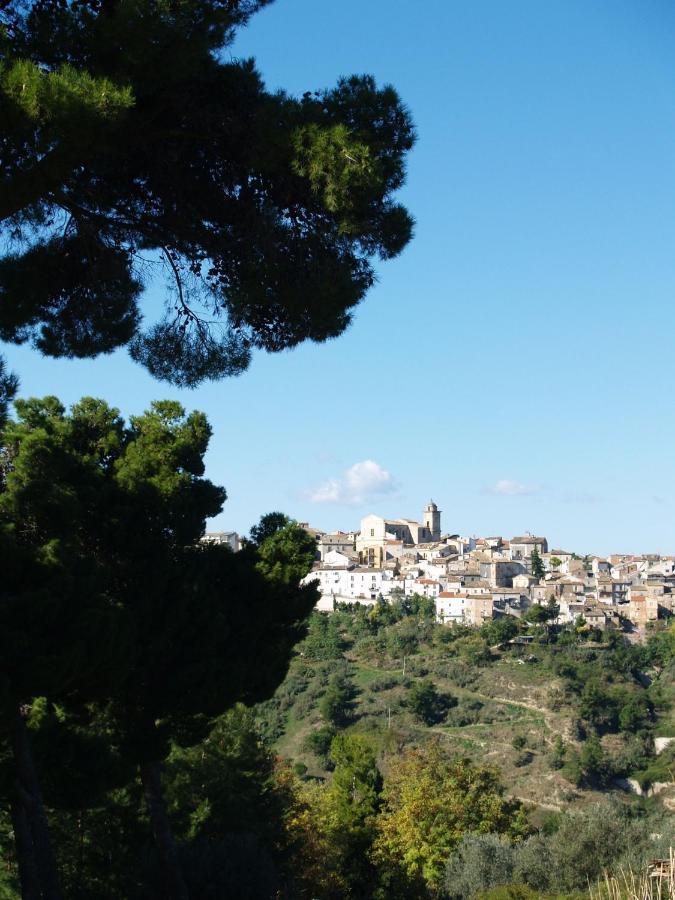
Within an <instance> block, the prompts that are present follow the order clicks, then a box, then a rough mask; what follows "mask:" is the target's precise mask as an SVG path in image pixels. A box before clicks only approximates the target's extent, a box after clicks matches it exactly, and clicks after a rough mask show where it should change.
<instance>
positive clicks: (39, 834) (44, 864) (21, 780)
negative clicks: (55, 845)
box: [13, 711, 61, 900]
mask: <svg viewBox="0 0 675 900" xmlns="http://www.w3.org/2000/svg"><path fill="white" fill-rule="evenodd" d="M13 737H14V763H15V765H16V776H17V784H16V789H17V792H18V794H19V800H20V801H21V806H22V807H23V809H24V810H25V815H26V819H27V822H28V825H29V826H30V832H31V835H32V839H33V849H34V852H35V860H36V865H37V871H38V877H39V880H40V887H41V890H42V897H43V900H60V897H61V892H60V890H59V879H58V875H57V872H56V860H55V858H54V852H53V850H52V844H51V840H50V837H49V823H48V822H47V813H46V812H45V806H44V802H43V800H42V792H41V791H40V783H39V781H38V777H37V772H36V771H35V764H34V762H33V754H32V752H31V747H30V737H29V735H28V729H27V728H26V720H25V714H24V712H23V711H19V712H18V713H17V716H16V719H15V724H14V736H13Z"/></svg>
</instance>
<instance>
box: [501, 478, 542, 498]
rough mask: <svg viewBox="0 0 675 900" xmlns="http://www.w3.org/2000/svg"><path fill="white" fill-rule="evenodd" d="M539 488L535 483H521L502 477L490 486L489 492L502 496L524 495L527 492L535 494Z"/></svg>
mask: <svg viewBox="0 0 675 900" xmlns="http://www.w3.org/2000/svg"><path fill="white" fill-rule="evenodd" d="M540 490H541V488H540V487H539V485H536V484H522V483H521V482H520V481H513V480H512V479H510V478H502V479H500V480H499V481H498V482H497V483H496V484H493V485H492V487H491V488H488V493H489V494H498V495H500V496H502V497H526V496H527V495H528V494H537V493H539V491H540Z"/></svg>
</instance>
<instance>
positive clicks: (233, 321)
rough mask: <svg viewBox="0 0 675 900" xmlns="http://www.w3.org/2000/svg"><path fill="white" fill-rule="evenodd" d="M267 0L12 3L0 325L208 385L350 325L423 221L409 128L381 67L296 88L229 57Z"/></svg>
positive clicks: (77, 353) (1, 147)
mask: <svg viewBox="0 0 675 900" xmlns="http://www.w3.org/2000/svg"><path fill="white" fill-rule="evenodd" d="M267 2H269V0H208V2H207V0H172V2H169V0H77V2H75V0H9V2H5V3H3V4H1V5H0V6H1V8H0V119H1V120H2V122H3V131H2V134H1V135H0V172H1V173H2V174H1V175H0V197H1V198H2V200H1V201H0V223H2V224H1V227H2V229H3V232H4V234H5V235H6V236H7V237H8V238H9V239H10V240H9V244H8V250H7V252H5V253H4V255H3V256H2V257H0V339H2V340H5V341H11V342H16V343H21V342H26V341H28V342H30V343H31V344H32V345H33V346H35V347H36V348H37V349H38V350H40V351H41V352H42V353H45V354H48V355H51V356H69V357H86V356H94V355H96V354H98V353H105V352H109V351H111V350H113V349H115V348H116V347H121V346H125V345H127V346H128V347H129V349H130V351H131V354H132V356H133V357H134V358H135V359H136V360H138V361H139V362H141V363H142V364H144V365H145V366H146V367H147V368H148V369H149V370H150V371H151V372H152V374H153V375H155V376H156V377H158V378H163V379H166V380H169V381H171V382H173V383H175V384H178V385H195V384H197V383H199V382H200V381H201V380H202V379H205V378H206V379H218V378H221V377H224V376H227V375H234V374H237V373H239V372H241V371H243V370H244V369H245V368H246V367H247V366H248V364H249V362H250V358H251V353H252V351H253V350H255V349H256V348H261V349H264V350H267V351H272V352H274V351H279V350H282V349H284V348H287V347H292V346H295V345H297V344H298V343H300V342H301V341H304V340H307V339H309V340H313V341H325V340H327V339H328V338H332V337H335V336H337V335H339V334H340V333H341V332H342V331H343V330H344V329H345V328H346V327H347V325H348V324H349V321H350V318H351V315H352V310H353V309H354V307H355V306H356V305H357V304H358V303H359V301H360V300H361V299H362V298H363V297H364V295H365V293H366V292H367V290H368V288H369V287H370V286H371V285H372V284H373V280H374V272H373V267H372V260H373V258H374V257H380V258H381V259H387V258H390V257H393V256H396V255H397V254H398V253H399V252H400V251H401V250H402V249H403V247H404V246H405V244H406V243H407V242H408V240H409V239H410V237H411V233H412V220H411V218H410V215H409V214H408V212H407V211H406V210H405V209H404V208H403V207H402V206H401V205H400V204H398V203H396V202H395V199H394V194H395V192H396V190H397V189H398V188H399V187H400V186H401V184H402V183H403V180H404V160H405V156H406V153H407V152H408V151H409V150H410V148H411V147H412V145H413V141H414V132H413V127H412V124H411V120H410V116H409V114H408V112H407V111H406V109H405V107H404V106H403V105H402V103H401V101H400V99H399V97H398V95H397V93H396V91H395V90H394V89H393V88H392V87H390V86H384V87H378V86H377V85H376V83H375V81H374V79H373V78H372V77H370V76H352V77H348V78H343V79H341V80H340V81H339V82H338V84H337V85H336V86H335V87H333V88H330V89H326V90H307V91H306V92H305V93H304V94H303V96H302V97H301V98H295V97H291V96H290V95H288V94H286V93H284V92H283V91H278V92H274V93H272V92H270V91H268V90H266V88H265V86H264V84H263V81H262V78H261V76H260V74H259V72H258V71H257V69H256V67H255V64H254V62H253V61H252V60H250V59H245V60H238V59H232V58H226V55H225V54H224V53H223V51H224V50H225V49H226V48H227V47H229V46H231V44H232V42H233V40H234V37H235V34H236V31H237V29H238V28H240V27H242V26H243V25H245V24H246V22H247V21H248V20H249V18H250V16H251V15H252V14H253V13H255V12H257V11H258V10H259V9H260V8H261V7H263V6H265V5H267ZM169 61H170V64H167V63H168V62H169ZM159 270H161V271H162V273H163V276H160V277H164V278H165V279H166V282H167V290H166V292H165V299H166V303H165V310H164V312H163V314H159V315H154V317H153V316H151V317H150V319H151V321H149V323H148V324H145V323H144V322H143V321H142V317H141V314H140V311H139V301H140V298H141V295H142V292H143V289H144V287H145V285H146V284H147V283H148V281H149V280H152V279H153V278H154V276H155V273H156V272H158V271H159ZM157 312H159V311H157Z"/></svg>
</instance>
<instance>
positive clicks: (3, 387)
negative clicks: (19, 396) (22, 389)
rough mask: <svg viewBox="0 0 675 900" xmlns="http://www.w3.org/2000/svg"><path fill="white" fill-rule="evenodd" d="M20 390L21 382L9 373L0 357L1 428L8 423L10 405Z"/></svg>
mask: <svg viewBox="0 0 675 900" xmlns="http://www.w3.org/2000/svg"><path fill="white" fill-rule="evenodd" d="M18 389H19V380H18V378H17V377H16V375H13V374H12V373H11V372H8V371H7V369H6V366H5V361H4V359H3V358H2V357H1V356H0V428H2V427H3V425H4V424H5V422H6V421H7V411H8V407H9V404H10V403H11V402H12V400H13V399H14V397H15V396H16V392H17V390H18Z"/></svg>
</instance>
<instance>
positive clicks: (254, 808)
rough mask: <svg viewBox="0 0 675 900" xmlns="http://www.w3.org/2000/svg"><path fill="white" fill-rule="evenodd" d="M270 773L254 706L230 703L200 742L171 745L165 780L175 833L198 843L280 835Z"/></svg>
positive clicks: (275, 838) (266, 841)
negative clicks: (235, 835)
mask: <svg viewBox="0 0 675 900" xmlns="http://www.w3.org/2000/svg"><path fill="white" fill-rule="evenodd" d="M273 776H274V757H273V756H272V754H271V753H270V751H269V749H268V747H267V746H266V745H265V744H264V743H263V741H262V740H261V738H260V736H259V734H258V732H257V728H256V723H255V717H254V715H253V713H252V711H251V710H249V709H246V708H245V707H243V706H241V705H238V706H235V707H233V708H232V709H230V710H229V711H228V712H227V713H225V714H224V715H223V716H221V717H220V718H219V719H218V720H217V721H216V723H215V725H214V727H213V728H212V729H211V730H210V732H209V733H208V735H207V737H206V738H205V739H204V740H203V741H202V742H200V743H199V744H196V745H195V746H194V747H190V748H187V749H185V748H181V747H179V746H174V747H173V748H172V751H171V754H170V756H169V758H168V760H167V764H166V768H165V781H166V785H167V802H168V804H169V809H170V811H171V814H172V820H173V822H174V823H175V825H176V831H177V833H178V834H179V835H180V836H181V837H183V838H184V839H185V840H186V841H190V842H192V841H193V840H195V839H197V840H198V841H199V842H201V843H204V842H209V843H214V842H215V843H217V842H219V841H222V840H225V839H227V837H228V836H229V835H231V834H239V835H243V834H248V835H255V836H256V837H257V839H258V840H259V841H260V842H261V843H262V844H263V845H265V846H268V847H269V846H272V845H273V844H274V842H275V841H278V840H279V839H280V828H281V822H280V819H281V815H282V809H281V805H280V801H279V797H278V796H277V795H276V794H275V792H274V790H273V781H274V778H273Z"/></svg>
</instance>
